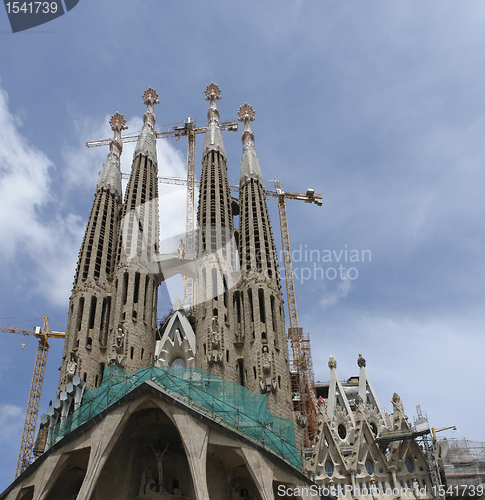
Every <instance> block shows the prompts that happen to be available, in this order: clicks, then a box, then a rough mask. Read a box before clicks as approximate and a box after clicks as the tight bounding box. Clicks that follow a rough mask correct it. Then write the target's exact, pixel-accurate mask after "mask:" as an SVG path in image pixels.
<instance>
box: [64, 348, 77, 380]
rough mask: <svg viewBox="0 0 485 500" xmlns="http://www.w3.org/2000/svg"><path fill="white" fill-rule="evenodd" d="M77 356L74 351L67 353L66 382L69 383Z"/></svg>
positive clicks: (72, 376)
mask: <svg viewBox="0 0 485 500" xmlns="http://www.w3.org/2000/svg"><path fill="white" fill-rule="evenodd" d="M76 358H77V356H76V353H75V352H74V351H71V352H70V353H69V361H68V363H67V365H66V375H67V383H71V382H72V379H73V378H74V375H76V370H77V359H76Z"/></svg>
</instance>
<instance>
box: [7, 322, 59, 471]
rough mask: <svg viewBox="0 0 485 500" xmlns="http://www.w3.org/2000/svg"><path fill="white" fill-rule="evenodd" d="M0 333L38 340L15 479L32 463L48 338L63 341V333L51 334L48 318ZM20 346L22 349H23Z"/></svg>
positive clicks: (47, 351)
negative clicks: (31, 337)
mask: <svg viewBox="0 0 485 500" xmlns="http://www.w3.org/2000/svg"><path fill="white" fill-rule="evenodd" d="M0 331H2V332H10V333H18V334H21V335H33V336H34V337H37V338H38V339H39V345H38V347H37V355H36V357H35V364H34V373H33V375H32V383H31V384H30V393H29V400H28V402H27V411H26V412H25V421H24V430H23V432H22V440H21V442H20V451H19V458H18V460H17V469H16V470H15V479H17V477H18V476H19V475H20V474H22V472H24V470H25V469H26V468H27V467H28V466H29V465H30V464H31V463H32V449H33V447H34V438H35V426H36V424H37V416H38V414H39V404H40V397H41V395H42V385H43V384H44V374H45V367H46V363H47V354H48V353H49V343H48V340H49V338H54V339H65V338H66V334H65V332H51V331H50V327H49V318H48V317H47V316H44V325H43V326H42V328H40V327H39V326H36V327H34V329H33V330H25V329H22V328H13V327H10V326H0ZM23 347H24V346H23V345H22V349H23Z"/></svg>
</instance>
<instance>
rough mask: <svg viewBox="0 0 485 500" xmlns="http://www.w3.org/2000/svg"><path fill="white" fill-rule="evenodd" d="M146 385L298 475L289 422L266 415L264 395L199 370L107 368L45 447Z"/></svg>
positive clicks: (298, 463)
mask: <svg viewBox="0 0 485 500" xmlns="http://www.w3.org/2000/svg"><path fill="white" fill-rule="evenodd" d="M148 381H152V382H154V383H155V384H157V385H158V386H159V387H160V388H161V389H162V390H163V391H164V392H165V393H167V394H168V395H169V396H170V397H172V398H174V399H176V400H178V401H180V402H182V403H183V404H186V405H187V406H189V407H191V408H192V409H193V410H195V411H197V412H198V413H200V414H202V415H204V416H205V417H207V418H209V419H211V420H213V421H214V422H216V423H218V424H220V425H223V426H224V427H226V428H227V429H230V430H232V431H234V432H236V433H237V434H239V435H241V436H243V437H245V438H246V439H249V440H250V441H252V442H253V443H255V444H256V445H258V446H260V447H262V448H264V449H266V450H267V451H270V452H271V453H273V454H275V455H277V456H278V457H279V458H281V459H282V460H284V461H285V462H287V463H288V464H290V465H291V466H292V467H295V468H296V469H298V470H301V466H302V464H301V457H300V453H299V452H298V450H297V448H296V446H295V431H294V426H293V422H291V421H290V420H289V419H286V418H283V417H279V416H277V415H274V414H273V413H271V412H269V411H268V409H267V406H266V395H265V394H256V393H254V392H252V391H250V390H248V389H246V388H244V387H242V386H241V385H239V384H237V383H235V382H227V381H224V380H221V379H219V378H217V377H215V376H213V375H211V374H209V373H208V372H206V371H204V370H202V369H200V368H173V367H163V368H156V367H148V368H140V369H139V370H135V371H130V370H124V369H122V368H119V367H118V366H116V365H110V366H109V367H108V368H106V370H105V371H104V375H103V383H102V385H101V387H98V388H97V389H90V390H87V391H85V392H84V395H83V400H82V404H81V406H80V407H79V408H78V409H77V410H75V411H74V412H73V413H71V414H70V415H69V416H68V417H67V418H65V419H63V420H61V421H59V422H58V423H56V424H55V425H54V426H53V427H52V428H51V429H50V432H49V440H48V447H51V446H53V445H54V444H55V443H57V442H58V441H60V440H61V439H62V438H63V437H64V436H66V435H68V434H69V433H70V432H72V431H73V430H74V429H76V428H77V427H79V426H80V425H82V424H84V423H85V422H87V421H88V420H90V419H92V418H93V417H95V416H96V415H99V414H100V413H101V412H102V411H104V410H105V409H106V408H108V407H109V406H111V405H113V404H114V403H116V402H117V401H119V400H120V399H121V398H122V397H124V396H125V395H127V394H128V393H130V392H131V391H133V390H134V389H136V388H137V387H139V386H140V385H142V384H143V383H145V382H148Z"/></svg>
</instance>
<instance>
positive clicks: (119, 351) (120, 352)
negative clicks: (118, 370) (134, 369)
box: [112, 323, 125, 366]
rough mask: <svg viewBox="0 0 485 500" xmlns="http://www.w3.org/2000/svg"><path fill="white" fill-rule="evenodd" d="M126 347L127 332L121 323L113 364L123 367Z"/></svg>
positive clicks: (114, 344) (115, 342)
mask: <svg viewBox="0 0 485 500" xmlns="http://www.w3.org/2000/svg"><path fill="white" fill-rule="evenodd" d="M124 347H125V332H124V330H123V325H122V324H121V323H120V324H119V325H118V333H117V334H116V337H115V340H114V343H113V349H114V359H112V362H114V363H116V364H117V365H119V366H121V363H122V362H123V357H124Z"/></svg>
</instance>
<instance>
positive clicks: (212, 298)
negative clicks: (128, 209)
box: [196, 83, 238, 381]
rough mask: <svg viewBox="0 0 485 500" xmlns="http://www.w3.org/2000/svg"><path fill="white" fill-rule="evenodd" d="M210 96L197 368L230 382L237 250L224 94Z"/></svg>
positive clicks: (212, 91) (211, 88)
mask: <svg viewBox="0 0 485 500" xmlns="http://www.w3.org/2000/svg"><path fill="white" fill-rule="evenodd" d="M205 94H206V99H207V100H208V101H210V104H209V111H208V113H207V118H208V127H207V133H206V136H205V142H204V150H203V153H202V176H201V181H200V196H199V208H198V212H197V226H198V232H197V241H196V252H197V263H198V265H197V287H196V288H197V309H196V325H197V327H196V331H197V337H196V340H197V366H199V367H201V368H203V369H204V370H206V371H208V372H210V373H212V374H213V375H216V376H218V377H220V378H223V379H224V380H230V381H237V380H238V375H237V373H238V365H237V361H236V352H235V337H234V329H233V328H232V325H231V317H232V301H231V300H230V298H231V294H232V290H231V288H232V286H233V282H234V271H235V250H236V249H235V244H234V222H233V214H232V209H231V192H230V189H229V183H228V180H227V159H226V152H225V149H224V143H223V140H222V134H221V130H220V128H219V110H218V109H217V102H216V101H217V100H218V99H220V98H221V91H220V89H219V87H218V85H216V84H214V83H211V84H210V85H208V86H207V88H206V90H205Z"/></svg>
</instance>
